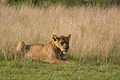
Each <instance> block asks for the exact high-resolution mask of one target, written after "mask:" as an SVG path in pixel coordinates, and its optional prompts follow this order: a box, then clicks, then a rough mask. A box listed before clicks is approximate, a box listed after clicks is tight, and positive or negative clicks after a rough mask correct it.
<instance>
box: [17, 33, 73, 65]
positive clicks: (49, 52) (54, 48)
mask: <svg viewBox="0 0 120 80" xmlns="http://www.w3.org/2000/svg"><path fill="white" fill-rule="evenodd" d="M70 36H71V35H68V36H60V37H57V36H56V35H53V37H52V38H53V40H51V41H50V42H49V43H48V44H46V45H41V44H33V45H26V44H25V43H24V42H23V41H22V42H19V43H18V46H17V52H18V53H19V54H20V55H22V56H24V57H25V58H31V59H33V60H34V59H39V60H43V61H45V62H49V63H54V62H55V63H68V61H67V60H66V59H67V57H66V55H67V54H66V53H67V51H68V49H69V39H70Z"/></svg>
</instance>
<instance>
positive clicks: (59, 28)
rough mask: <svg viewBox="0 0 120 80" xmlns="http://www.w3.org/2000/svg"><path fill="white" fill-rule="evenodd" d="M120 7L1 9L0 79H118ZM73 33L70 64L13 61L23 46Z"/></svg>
mask: <svg viewBox="0 0 120 80" xmlns="http://www.w3.org/2000/svg"><path fill="white" fill-rule="evenodd" d="M119 21H120V8H118V7H115V6H113V7H111V8H105V9H103V8H99V7H83V6H82V7H72V8H65V7H63V6H60V5H59V6H56V7H54V6H50V7H49V8H38V7H28V6H22V7H14V6H13V7H9V6H4V5H2V4H0V80H16V79H17V80H28V79H31V80H39V79H41V80H44V79H45V80H46V79H47V80H96V79H98V80H119V79H120V22H119ZM53 34H57V35H68V34H71V40H70V51H69V53H70V54H69V58H70V59H71V60H72V62H71V64H48V63H44V62H39V61H34V62H32V61H31V60H24V59H22V60H20V59H19V58H17V59H16V58H14V54H15V53H16V51H15V49H16V46H17V43H18V42H19V41H24V42H25V43H26V44H33V43H34V44H36V43H42V44H46V43H48V42H49V41H50V40H51V39H52V38H51V37H52V35H53Z"/></svg>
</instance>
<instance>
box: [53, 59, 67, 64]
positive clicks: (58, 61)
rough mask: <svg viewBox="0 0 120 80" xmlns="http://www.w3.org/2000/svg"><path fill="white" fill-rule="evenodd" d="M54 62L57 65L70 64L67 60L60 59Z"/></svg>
mask: <svg viewBox="0 0 120 80" xmlns="http://www.w3.org/2000/svg"><path fill="white" fill-rule="evenodd" d="M54 62H55V63H60V64H63V63H69V61H66V60H59V59H56V60H55V61H54Z"/></svg>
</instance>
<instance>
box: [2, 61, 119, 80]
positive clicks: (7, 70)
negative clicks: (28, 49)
mask: <svg viewBox="0 0 120 80" xmlns="http://www.w3.org/2000/svg"><path fill="white" fill-rule="evenodd" d="M16 79H17V80H119V79H120V65H101V66H97V65H88V64H86V65H85V64H78V63H77V62H75V61H74V62H71V64H48V63H44V62H32V61H30V60H29V61H28V60H27V61H25V60H21V61H1V62H0V80H16Z"/></svg>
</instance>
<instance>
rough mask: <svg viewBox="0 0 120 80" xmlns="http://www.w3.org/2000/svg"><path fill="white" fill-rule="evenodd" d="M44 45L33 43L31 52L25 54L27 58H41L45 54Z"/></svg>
mask: <svg viewBox="0 0 120 80" xmlns="http://www.w3.org/2000/svg"><path fill="white" fill-rule="evenodd" d="M43 49H44V45H42V44H33V45H31V48H30V50H29V52H28V53H27V54H26V55H25V57H26V58H33V59H34V58H40V57H41V56H44V52H43Z"/></svg>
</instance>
